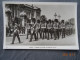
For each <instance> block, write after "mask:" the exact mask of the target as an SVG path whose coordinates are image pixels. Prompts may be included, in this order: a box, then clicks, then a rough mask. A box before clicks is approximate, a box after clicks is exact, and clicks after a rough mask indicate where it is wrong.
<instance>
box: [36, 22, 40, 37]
mask: <svg viewBox="0 0 80 60" xmlns="http://www.w3.org/2000/svg"><path fill="white" fill-rule="evenodd" d="M36 30H37V32H36V33H37V38H38V33H39V35H40V24H39V23H37V24H36Z"/></svg>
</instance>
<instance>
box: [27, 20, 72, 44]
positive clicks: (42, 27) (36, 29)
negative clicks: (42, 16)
mask: <svg viewBox="0 0 80 60" xmlns="http://www.w3.org/2000/svg"><path fill="white" fill-rule="evenodd" d="M72 33H73V27H72V24H70V23H69V22H67V23H65V21H64V20H62V21H61V22H59V21H58V19H55V20H54V21H52V20H48V21H44V22H43V21H40V20H37V22H36V23H34V22H33V23H30V28H29V29H27V39H28V35H30V42H31V41H32V39H33V37H34V38H35V41H37V40H38V39H47V40H49V39H54V40H56V39H59V38H60V37H62V38H65V36H68V35H71V34H72Z"/></svg>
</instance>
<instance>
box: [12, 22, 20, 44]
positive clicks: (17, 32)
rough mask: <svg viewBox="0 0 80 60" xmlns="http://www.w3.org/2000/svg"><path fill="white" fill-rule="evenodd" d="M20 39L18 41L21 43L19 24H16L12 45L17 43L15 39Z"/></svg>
mask: <svg viewBox="0 0 80 60" xmlns="http://www.w3.org/2000/svg"><path fill="white" fill-rule="evenodd" d="M16 37H17V38H18V41H19V43H21V41H20V37H19V30H18V26H17V23H15V26H14V32H13V40H12V44H14V41H15V38H16Z"/></svg>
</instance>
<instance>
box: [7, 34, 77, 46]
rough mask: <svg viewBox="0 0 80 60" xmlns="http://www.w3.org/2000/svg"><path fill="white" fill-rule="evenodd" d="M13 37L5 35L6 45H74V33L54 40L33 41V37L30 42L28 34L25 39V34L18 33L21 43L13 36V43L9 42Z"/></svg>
mask: <svg viewBox="0 0 80 60" xmlns="http://www.w3.org/2000/svg"><path fill="white" fill-rule="evenodd" d="M12 39H13V37H12V36H11V37H6V45H19V46H20V45H25V46H26V45H29V46H35V45H36V46H51V45H52V46H63V45H64V46H66V45H69V46H71V45H75V40H76V39H75V34H73V35H70V36H66V37H65V38H63V39H62V38H61V37H60V39H57V40H54V39H50V40H47V39H38V41H35V39H33V40H32V42H29V40H30V36H29V38H28V39H26V34H25V35H20V39H21V42H22V43H19V42H18V39H17V38H15V42H14V44H11V42H12Z"/></svg>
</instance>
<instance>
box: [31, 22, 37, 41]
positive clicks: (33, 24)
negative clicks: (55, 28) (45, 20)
mask: <svg viewBox="0 0 80 60" xmlns="http://www.w3.org/2000/svg"><path fill="white" fill-rule="evenodd" d="M30 26H31V28H30V29H31V35H30V42H31V41H32V39H33V36H34V38H35V41H37V36H36V23H33V22H31V24H30Z"/></svg>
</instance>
